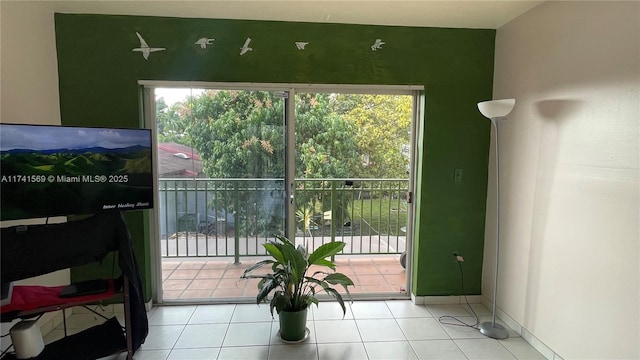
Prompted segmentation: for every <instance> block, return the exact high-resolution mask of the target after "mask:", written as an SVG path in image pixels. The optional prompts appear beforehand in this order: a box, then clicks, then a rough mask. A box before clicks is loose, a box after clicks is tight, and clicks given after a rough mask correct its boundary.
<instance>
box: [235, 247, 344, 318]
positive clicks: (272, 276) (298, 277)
mask: <svg viewBox="0 0 640 360" xmlns="http://www.w3.org/2000/svg"><path fill="white" fill-rule="evenodd" d="M263 246H264V248H265V249H266V250H267V252H268V253H269V255H271V257H272V259H268V260H263V261H260V262H257V263H255V264H254V265H252V266H250V267H249V268H247V269H246V270H245V271H244V273H243V274H242V276H241V277H240V278H241V279H260V282H259V283H258V295H257V296H256V302H257V303H258V304H260V303H262V302H267V297H268V296H269V295H271V300H270V311H271V315H272V316H273V310H274V309H275V310H276V312H277V313H280V311H283V310H284V311H290V312H294V311H300V310H304V309H306V308H307V307H309V305H311V304H316V306H317V305H318V299H317V297H316V294H318V293H321V292H325V293H327V294H329V295H331V296H332V297H334V298H335V299H336V300H337V301H338V304H340V307H341V308H342V311H343V314H345V313H346V307H345V306H344V299H343V298H342V295H340V293H339V292H338V291H337V290H336V289H335V288H334V287H333V286H335V285H338V286H342V288H344V290H345V291H346V292H347V295H349V289H348V286H353V281H352V280H351V279H350V278H349V277H348V276H346V275H344V274H341V273H336V272H326V271H320V270H319V271H315V272H314V273H313V274H309V268H310V267H311V265H318V266H326V267H329V268H330V269H333V270H335V268H336V266H335V264H334V263H333V262H331V261H330V260H329V259H328V258H331V257H332V256H333V255H336V254H337V253H339V252H340V251H342V249H343V248H344V246H345V243H344V242H342V241H336V242H330V243H326V244H323V245H321V246H320V247H318V248H317V249H316V250H315V251H314V252H313V253H311V254H309V253H308V251H307V249H306V248H305V247H303V246H298V247H297V248H296V246H295V244H294V243H292V242H291V241H290V240H289V239H287V238H285V237H282V236H280V237H277V238H276V239H275V240H272V241H269V242H268V243H265V244H263ZM264 266H270V267H271V272H270V273H267V274H255V273H254V272H255V271H256V270H258V269H261V268H262V267H264Z"/></svg>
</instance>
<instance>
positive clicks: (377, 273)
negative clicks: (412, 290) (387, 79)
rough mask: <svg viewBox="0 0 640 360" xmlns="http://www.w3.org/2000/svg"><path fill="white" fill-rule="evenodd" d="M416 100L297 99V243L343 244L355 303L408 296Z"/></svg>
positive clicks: (342, 262) (340, 259) (341, 260)
mask: <svg viewBox="0 0 640 360" xmlns="http://www.w3.org/2000/svg"><path fill="white" fill-rule="evenodd" d="M413 101H414V96H413V95H411V94H409V95H392V94H366V93H328V92H317V93H296V97H295V109H296V114H295V125H296V144H295V146H296V168H295V169H296V170H295V216H296V239H297V242H298V243H302V244H306V245H307V246H308V247H309V248H313V249H315V248H317V247H318V246H320V245H322V244H324V243H327V242H331V241H338V240H339V241H344V242H345V243H346V246H345V249H344V251H343V252H342V253H341V254H339V255H338V256H336V258H335V261H336V263H337V265H338V269H337V271H339V272H343V273H345V274H347V275H349V276H350V277H352V279H353V280H354V283H355V284H356V286H355V289H353V291H352V293H353V294H354V295H356V296H360V295H367V296H369V295H371V294H389V293H394V294H396V295H397V294H398V293H403V294H404V295H405V296H406V295H408V294H407V292H406V290H405V289H406V286H405V285H406V272H405V269H404V266H403V265H404V261H405V258H404V256H403V254H405V253H406V251H407V236H406V235H407V227H408V219H409V217H408V214H409V206H408V204H407V201H406V199H407V193H408V192H409V177H410V170H411V169H410V166H409V164H410V157H411V151H410V144H411V136H412V131H411V129H412V121H413V113H412V109H413Z"/></svg>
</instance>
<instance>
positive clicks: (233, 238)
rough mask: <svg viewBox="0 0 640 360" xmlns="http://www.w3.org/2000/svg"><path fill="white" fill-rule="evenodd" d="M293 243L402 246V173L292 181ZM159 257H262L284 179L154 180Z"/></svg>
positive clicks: (278, 222)
mask: <svg viewBox="0 0 640 360" xmlns="http://www.w3.org/2000/svg"><path fill="white" fill-rule="evenodd" d="M295 184H296V190H295V205H296V206H295V209H296V210H295V216H296V227H297V232H296V236H295V239H296V242H297V243H299V244H303V245H305V246H307V247H309V248H310V249H315V248H317V247H318V246H320V245H322V244H324V243H327V242H331V241H336V240H341V241H344V242H346V243H347V246H345V249H344V251H343V252H342V254H350V255H360V254H362V255H365V254H400V253H402V252H404V251H405V250H406V237H405V232H406V226H407V204H406V201H405V198H406V193H407V189H408V180H407V179H296V180H295ZM159 197H160V204H159V209H160V216H159V217H160V242H161V244H160V245H161V252H162V256H163V257H234V258H235V260H236V262H238V260H239V258H240V257H245V256H264V255H266V252H265V250H264V248H263V247H262V244H263V243H265V241H267V240H268V239H272V238H273V237H274V236H275V235H274V234H284V228H285V221H284V217H285V201H287V199H285V191H284V180H282V179H211V178H207V179H184V178H165V179H160V184H159Z"/></svg>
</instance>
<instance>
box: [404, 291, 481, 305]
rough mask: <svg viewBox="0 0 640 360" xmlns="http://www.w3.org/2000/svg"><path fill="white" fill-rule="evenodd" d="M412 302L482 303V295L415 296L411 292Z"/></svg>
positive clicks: (430, 303)
mask: <svg viewBox="0 0 640 360" xmlns="http://www.w3.org/2000/svg"><path fill="white" fill-rule="evenodd" d="M411 302H413V303H414V304H416V305H452V304H454V305H455V304H466V303H467V302H469V304H480V303H482V296H481V295H467V296H457V295H454V296H415V295H413V294H411Z"/></svg>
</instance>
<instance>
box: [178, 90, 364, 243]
mask: <svg viewBox="0 0 640 360" xmlns="http://www.w3.org/2000/svg"><path fill="white" fill-rule="evenodd" d="M330 101H331V99H330V96H329V95H327V94H304V95H300V96H299V98H298V99H297V101H296V176H297V177H307V178H309V177H311V178H343V177H348V176H353V175H355V174H354V173H353V169H355V168H356V167H357V166H358V164H359V162H360V160H359V156H358V155H357V145H356V142H355V133H356V127H355V124H353V123H351V122H346V121H344V120H343V119H342V118H341V117H340V116H339V115H338V114H336V113H334V112H332V111H331V107H330ZM283 107H284V101H283V99H282V98H279V97H277V96H275V95H274V93H272V92H264V91H235V90H208V91H205V92H204V93H202V94H201V95H198V96H196V97H190V98H189V99H188V100H187V104H186V108H188V111H187V112H185V114H186V115H187V116H186V117H187V118H188V119H189V120H188V121H186V122H185V121H183V122H182V123H186V124H188V125H187V127H186V130H185V131H186V135H187V140H188V143H189V144H190V146H192V147H194V148H195V149H196V150H197V151H198V153H199V154H200V156H201V159H202V161H203V169H204V172H205V174H207V176H209V177H212V178H279V179H281V178H284V172H285V139H284V111H283ZM183 118H184V117H183ZM244 183H245V184H246V182H244ZM238 184H239V183H238V182H229V186H232V187H233V191H227V192H225V195H223V196H219V197H216V200H215V201H216V202H217V205H219V206H221V207H223V208H225V209H230V208H233V209H234V210H235V212H236V214H238V213H239V214H240V218H246V219H249V220H250V219H252V218H254V217H255V218H258V215H257V214H251V213H252V212H258V211H260V210H261V209H260V206H259V205H258V204H260V203H261V202H262V201H263V200H264V198H265V196H267V195H265V193H264V192H263V193H261V192H259V191H255V190H252V191H249V190H248V189H247V190H246V191H244V190H242V189H238V188H237V186H238ZM265 191H266V190H265ZM318 197H319V195H318V194H314V193H312V192H305V193H301V194H300V196H299V197H298V200H297V205H298V206H301V205H302V204H305V203H308V202H311V203H313V199H316V198H318ZM252 207H253V208H252ZM271 211H273V209H271ZM276 212H279V211H276ZM276 221H277V219H273V221H272V222H276ZM261 226H262V228H264V229H267V228H269V226H267V224H262V225H260V224H257V223H256V224H248V225H247V226H245V228H244V229H243V230H244V231H246V232H248V233H251V232H254V231H258V230H259V229H257V228H260V227H261ZM236 230H237V224H236Z"/></svg>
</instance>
